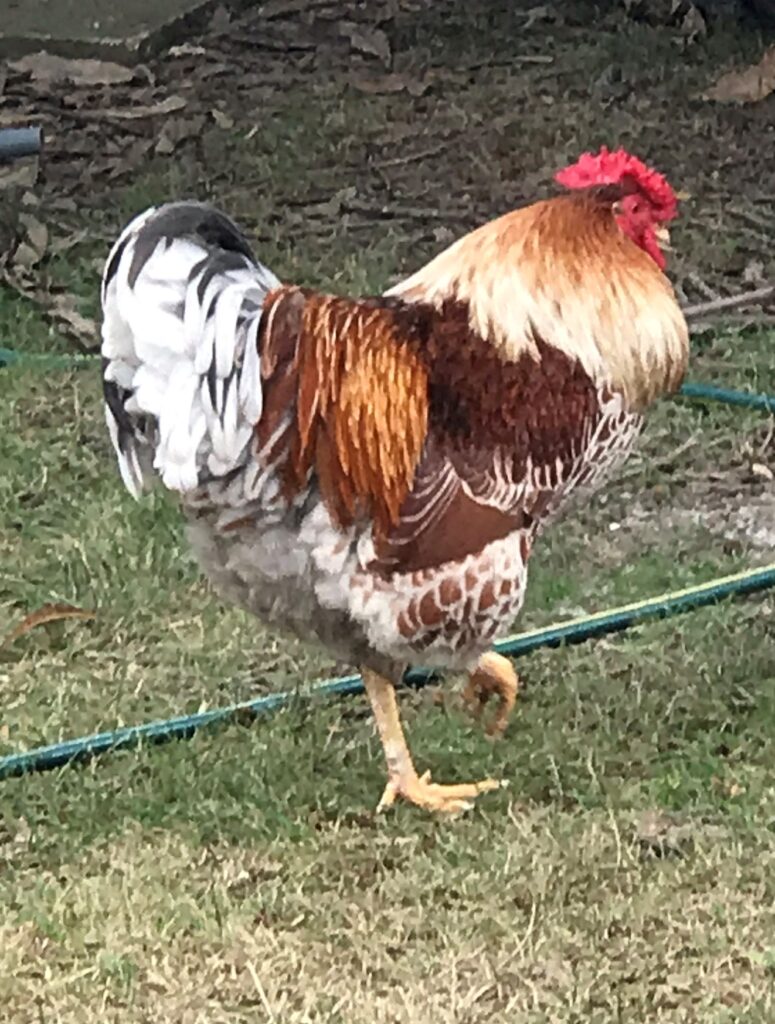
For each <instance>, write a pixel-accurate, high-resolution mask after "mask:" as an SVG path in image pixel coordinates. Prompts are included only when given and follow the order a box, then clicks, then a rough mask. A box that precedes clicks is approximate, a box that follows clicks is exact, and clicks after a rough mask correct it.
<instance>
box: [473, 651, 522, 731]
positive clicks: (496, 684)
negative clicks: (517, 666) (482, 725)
mask: <svg viewBox="0 0 775 1024" xmlns="http://www.w3.org/2000/svg"><path fill="white" fill-rule="evenodd" d="M518 689H519V676H518V675H517V673H516V672H515V671H514V666H513V665H512V664H511V662H510V661H509V660H508V658H504V657H503V655H501V654H496V653H495V651H488V652H487V653H486V654H483V655H482V656H481V658H480V659H479V663H478V664H477V666H476V668H475V669H474V671H473V672H472V673H471V674H470V675H469V677H468V682H467V684H466V687H465V689H464V690H463V700H464V701H465V703H466V704H467V705H468V708H469V710H470V712H471V714H472V715H473V716H474V718H477V719H478V718H481V715H482V711H484V706H485V704H486V703H487V701H488V700H489V699H490V697H492V696H493V694H497V695H498V710H497V711H496V712H495V715H494V716H493V718H492V720H491V721H490V722H489V723H488V725H487V735H488V736H502V735H503V733H504V731H505V729H506V725H507V724H508V721H509V715H510V714H511V712H512V710H513V708H514V704H515V703H516V700H517V690H518Z"/></svg>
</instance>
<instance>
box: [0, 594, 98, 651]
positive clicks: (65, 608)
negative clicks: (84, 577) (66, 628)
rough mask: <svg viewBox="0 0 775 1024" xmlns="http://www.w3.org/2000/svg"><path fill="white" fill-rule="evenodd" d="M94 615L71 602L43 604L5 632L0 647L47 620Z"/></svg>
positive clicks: (89, 618) (88, 617)
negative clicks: (8, 631)
mask: <svg viewBox="0 0 775 1024" xmlns="http://www.w3.org/2000/svg"><path fill="white" fill-rule="evenodd" d="M95 617H96V616H95V614H94V612H87V611H86V610H85V609H83V608H76V607H74V605H71V604H44V605H43V607H42V608H38V609H37V611H34V612H30V614H29V615H26V616H25V617H24V618H23V619H22V621H21V622H20V623H19V625H18V626H16V627H14V629H12V630H11V632H10V633H7V634H6V636H5V637H3V640H2V641H0V647H6V646H8V645H9V644H12V643H13V642H14V641H15V640H18V639H19V637H22V636H24V635H25V634H26V633H29V632H31V631H32V630H33V629H35V628H37V627H38V626H44V625H45V624H46V623H48V622H60V621H61V620H62V619H85V620H87V621H88V620H91V619H94V618H95Z"/></svg>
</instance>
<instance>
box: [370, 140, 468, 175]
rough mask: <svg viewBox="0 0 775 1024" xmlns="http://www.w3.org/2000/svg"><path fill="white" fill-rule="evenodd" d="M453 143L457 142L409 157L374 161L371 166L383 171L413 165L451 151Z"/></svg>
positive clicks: (409, 155)
mask: <svg viewBox="0 0 775 1024" xmlns="http://www.w3.org/2000/svg"><path fill="white" fill-rule="evenodd" d="M453 141H457V140H453V139H450V140H449V141H447V142H441V143H439V145H438V146H431V147H430V149H421V150H420V151H419V152H417V153H409V154H408V155H407V156H394V157H392V158H391V159H390V160H374V161H373V162H372V164H371V166H372V167H374V168H376V169H378V170H382V168H383V167H399V166H401V165H402V164H412V163H414V162H415V161H417V160H425V158H426V157H429V156H436V155H437V154H438V153H443V152H444V150H445V149H449V147H450V146H451V145H452V143H453Z"/></svg>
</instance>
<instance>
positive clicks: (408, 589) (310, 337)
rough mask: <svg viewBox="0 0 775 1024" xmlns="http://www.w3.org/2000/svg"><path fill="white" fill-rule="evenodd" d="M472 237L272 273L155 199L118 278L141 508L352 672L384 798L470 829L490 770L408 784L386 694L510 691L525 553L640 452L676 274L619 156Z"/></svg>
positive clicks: (117, 253) (129, 471)
mask: <svg viewBox="0 0 775 1024" xmlns="http://www.w3.org/2000/svg"><path fill="white" fill-rule="evenodd" d="M556 180H557V181H558V183H559V184H560V185H562V186H563V187H564V190H565V191H564V193H563V194H561V195H558V196H555V197H553V198H549V199H545V200H543V201H540V202H536V203H534V204H532V205H529V206H526V207H523V208H521V209H518V210H516V211H514V212H511V213H508V214H506V215H505V216H502V217H500V218H499V219H497V220H494V221H492V222H491V223H488V224H486V225H484V226H483V227H480V228H478V229H477V230H475V231H473V232H472V233H470V234H468V235H466V236H465V237H463V238H461V239H460V240H459V241H457V242H456V243H455V244H453V245H452V246H451V247H450V248H448V249H447V250H446V251H444V252H442V253H441V254H440V255H438V256H437V257H436V258H435V259H433V260H431V262H430V263H428V264H427V265H426V266H424V267H423V268H422V269H421V270H419V271H418V272H417V273H415V274H414V275H412V276H411V277H409V278H408V279H406V280H404V281H403V282H402V283H400V284H399V285H397V286H396V287H394V288H392V289H391V290H390V291H389V292H387V293H386V294H385V295H383V296H381V297H371V298H360V299H352V298H344V297H339V296H335V295H328V294H321V293H319V292H316V291H313V290H311V289H308V288H302V287H297V286H295V285H284V284H281V282H280V281H279V280H278V278H277V277H275V275H274V274H273V273H272V272H271V271H270V270H268V269H267V268H266V267H264V266H263V265H262V264H261V263H259V262H258V261H257V260H256V259H255V257H254V255H253V253H252V251H251V248H250V246H249V244H248V242H247V241H246V239H245V237H244V235H243V234H242V233H241V232H240V231H239V230H238V228H237V227H236V226H235V225H234V224H233V223H232V222H231V221H230V220H229V219H228V218H227V217H226V216H224V214H222V213H220V212H218V211H216V210H214V209H212V208H210V207H208V206H205V205H201V204H198V203H194V202H178V203H171V204H168V205H166V206H162V207H159V208H153V209H150V210H147V211H146V212H145V213H142V214H141V215H139V216H138V217H136V218H135V219H134V220H133V221H132V222H131V223H130V224H129V225H128V226H127V227H126V229H125V230H124V232H123V233H122V234H121V236H120V238H119V239H118V241H117V242H116V244H115V245H114V247H113V249H112V251H111V252H110V255H109V257H108V260H107V263H106V266H105V271H104V275H103V280H102V309H103V326H102V339H103V340H102V355H103V378H104V394H105V403H106V417H107V423H108V427H109V430H110V436H111V439H112V442H113V446H114V448H115V451H116V453H117V457H118V464H119V467H120V471H121V474H122V477H123V480H124V483H125V484H126V487H127V488H128V489H129V491H130V492H131V493H132V494H133V495H134V496H135V497H138V496H139V495H140V493H141V492H142V490H143V489H144V488H145V486H146V485H147V483H148V482H149V481H150V479H151V478H152V477H153V476H156V477H159V478H161V481H162V483H163V485H164V486H165V487H167V488H168V489H170V490H172V491H174V492H176V493H177V494H178V495H179V497H180V504H181V506H182V511H183V514H184V516H185V519H186V522H187V532H188V536H189V539H190V543H191V544H192V546H193V549H194V551H195V553H196V555H197V557H198V560H199V562H200V564H201V566H202V568H203V570H204V572H205V573H206V575H207V576H208V577H209V579H210V581H211V582H212V584H213V585H214V587H215V589H216V590H217V591H218V592H219V594H220V595H222V596H223V597H224V598H226V599H227V600H228V601H231V602H235V603H236V604H238V605H240V606H242V607H243V608H245V609H247V610H248V611H250V612H252V613H254V614H255V615H257V616H259V617H260V618H261V619H263V620H264V621H266V622H269V623H273V624H276V625H277V626H278V627H280V628H283V629H287V630H291V631H295V632H296V633H298V634H300V635H301V636H303V637H307V638H308V637H315V638H317V640H319V641H320V642H321V643H322V644H324V645H325V646H327V647H328V648H329V649H330V650H331V652H332V653H334V654H335V655H336V656H338V657H339V658H342V659H344V660H346V661H348V662H350V663H353V664H358V665H359V666H360V667H361V671H362V675H363V681H364V685H365V689H366V692H367V694H368V697H369V700H370V702H371V706H372V709H373V712H374V716H375V719H376V724H377V729H378V732H379V735H380V739H381V742H382V746H383V748H384V754H385V759H386V762H387V777H388V778H387V785H386V788H385V791H384V793H383V796H382V799H381V801H380V803H379V808H380V809H381V808H385V807H388V806H390V805H391V804H393V803H394V802H395V801H396V799H397V798H402V799H405V800H407V801H410V802H411V803H413V804H415V805H418V806H420V807H423V808H426V809H428V810H433V811H440V812H449V813H458V812H460V811H461V810H464V809H465V808H467V807H469V806H470V805H471V803H472V801H473V799H474V798H475V797H476V796H477V795H478V794H480V793H482V792H485V791H488V790H492V789H495V788H497V786H498V785H499V783H498V782H496V781H495V780H492V779H486V780H484V781H481V782H474V783H461V784H457V785H440V784H437V783H434V782H432V781H431V779H430V774H429V773H427V772H426V773H425V774H422V775H421V774H418V772H417V771H416V770H415V767H414V763H413V760H412V757H411V754H410V752H409V749H408V747H407V744H406V741H405V739H404V735H403V731H402V727H401V723H400V719H399V713H398V707H397V703H396V697H395V691H394V687H395V685H396V684H397V683H398V682H399V681H400V679H401V677H402V674H403V672H404V669H405V667H406V666H407V665H408V664H410V663H412V664H419V665H424V666H429V667H443V668H452V669H462V670H466V671H468V672H469V673H470V675H469V683H468V686H467V688H466V693H467V696H468V698H469V700H471V701H472V702H473V703H474V704H476V703H477V702H479V703H484V701H485V700H486V699H487V697H488V696H489V695H493V694H497V695H498V696H499V697H500V701H501V705H500V709H499V712H498V716H497V720H496V722H495V729H496V731H497V730H502V728H503V726H504V724H505V721H506V719H507V717H508V714H509V712H510V710H511V707H512V706H513V704H514V699H515V696H516V692H517V676H516V674H515V672H514V669H513V668H512V666H511V664H510V662H508V661H507V660H506V659H505V658H502V657H500V656H498V655H496V654H494V653H493V652H492V651H491V650H490V647H491V645H492V642H493V640H494V639H495V638H496V637H497V636H498V634H499V633H500V632H502V631H503V630H504V629H507V628H508V627H509V626H510V625H511V623H512V622H513V620H514V618H515V616H516V615H517V613H518V612H519V610H520V607H521V606H522V603H523V600H524V596H525V587H526V583H527V565H528V560H529V558H530V553H531V551H532V549H533V545H534V543H535V541H536V539H537V537H538V535H539V534H540V532H541V531H542V530H543V528H544V527H545V526H546V524H547V523H548V522H549V521H550V519H551V518H552V517H554V516H555V515H556V514H557V513H558V512H559V511H560V509H561V508H562V507H563V506H564V505H565V504H566V502H567V500H568V499H569V498H570V496H571V494H573V493H576V494H578V493H583V492H588V491H589V490H590V489H591V488H592V487H594V486H595V485H598V484H599V483H600V482H601V481H602V479H603V478H604V477H605V476H606V475H608V474H609V473H610V472H611V471H612V470H613V469H614V468H615V467H616V466H617V465H618V464H619V463H621V461H622V460H623V459H624V458H625V456H626V454H627V453H628V451H629V450H630V449H631V447H632V445H633V442H634V440H635V438H636V435H637V433H638V431H639V428H640V425H641V420H642V416H643V413H644V411H645V410H646V408H647V407H648V406H649V405H651V403H652V402H654V401H655V399H657V398H658V397H659V396H661V395H663V394H666V393H669V392H672V391H674V390H675V389H676V388H677V387H678V386H679V384H680V382H681V380H682V378H683V374H684V371H685V367H686V362H687V358H688V332H687V328H686V323H685V321H684V318H683V315H682V313H681V310H680V308H679V306H678V304H677V302H676V299H675V296H674V293H673V290H672V288H671V286H670V284H669V282H668V280H667V278H666V277H665V275H664V273H663V270H664V267H665V257H664V254H663V246H665V245H666V242H667V239H668V232H667V228H666V225H667V223H668V222H669V221H671V220H672V219H673V218H674V217H675V216H676V213H677V200H676V196H675V194H674V192H673V190H672V188H671V187H670V185H669V184H668V183H667V181H666V180H665V179H664V178H663V177H662V176H661V175H660V174H658V173H657V172H656V171H654V170H652V169H650V168H648V167H646V166H645V165H644V164H643V163H642V162H641V161H640V160H638V159H637V158H635V157H633V156H630V155H629V154H627V153H626V152H624V151H623V150H618V151H615V152H611V151H608V150H607V149H605V148H603V149H602V150H601V151H600V152H599V153H597V154H591V153H587V154H584V155H583V156H582V157H581V158H580V159H579V160H578V161H577V162H576V163H575V164H573V165H572V166H570V167H567V168H566V169H565V170H563V171H561V172H560V173H558V174H557V175H556Z"/></svg>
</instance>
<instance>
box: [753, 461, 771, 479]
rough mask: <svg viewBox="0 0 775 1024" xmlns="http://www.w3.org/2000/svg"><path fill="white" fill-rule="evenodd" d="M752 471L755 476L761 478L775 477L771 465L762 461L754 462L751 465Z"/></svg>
mask: <svg viewBox="0 0 775 1024" xmlns="http://www.w3.org/2000/svg"><path fill="white" fill-rule="evenodd" d="M751 473H752V474H753V475H754V476H758V477H759V478H760V479H761V480H773V479H775V476H773V472H772V470H771V469H770V467H769V466H765V465H764V464H763V463H761V462H754V463H753V464H752V465H751Z"/></svg>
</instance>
